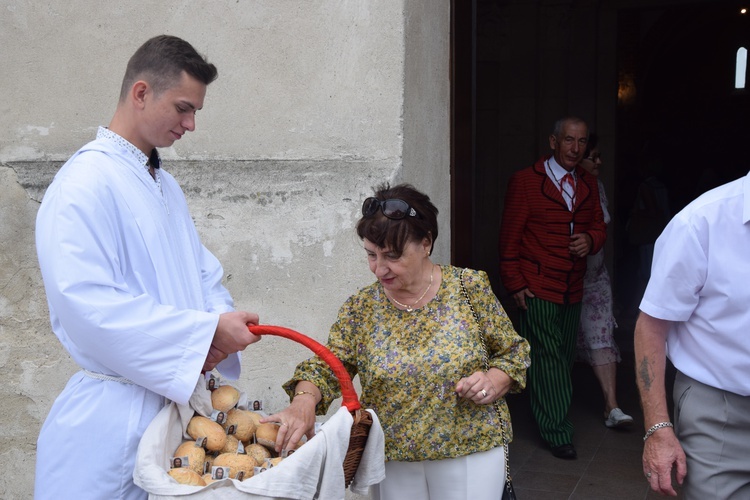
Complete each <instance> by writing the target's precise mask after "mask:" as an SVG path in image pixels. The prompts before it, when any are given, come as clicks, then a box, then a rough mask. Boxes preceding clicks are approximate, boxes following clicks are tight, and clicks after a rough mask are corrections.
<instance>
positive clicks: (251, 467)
mask: <svg viewBox="0 0 750 500" xmlns="http://www.w3.org/2000/svg"><path fill="white" fill-rule="evenodd" d="M239 400H240V391H239V390H237V388H235V387H233V386H231V385H220V386H219V387H217V388H216V389H214V390H213V391H212V392H211V405H212V406H213V408H214V410H215V411H214V414H217V413H218V412H223V413H224V414H225V418H224V419H223V422H222V423H221V424H219V423H218V422H216V421H215V420H212V419H211V418H208V417H204V416H202V415H199V414H197V413H196V414H195V416H193V418H192V419H191V420H190V422H189V423H188V426H187V434H188V435H189V436H190V437H191V438H192V439H193V440H191V441H187V440H186V441H184V442H183V443H182V444H180V446H179V447H177V449H175V451H174V454H173V458H177V457H180V458H181V460H180V461H181V462H183V463H182V464H181V466H180V467H176V468H175V467H173V468H171V469H170V470H169V472H168V473H169V475H170V476H171V477H172V478H173V479H175V480H176V481H177V482H178V483H182V484H190V485H197V486H205V485H207V484H210V483H211V482H213V481H215V480H216V479H212V474H211V470H212V467H214V466H215V467H227V468H228V469H229V475H228V476H224V477H225V478H227V477H228V478H232V479H241V480H247V479H249V478H251V477H253V474H254V473H255V470H256V467H263V468H267V467H271V466H275V465H278V464H279V463H280V462H281V461H282V460H283V458H282V457H280V456H277V453H276V451H275V446H276V434H277V433H278V430H279V426H278V424H275V423H271V422H268V423H261V422H260V419H261V418H262V415H261V414H260V413H257V412H254V411H249V410H244V409H240V408H238V407H237V404H238V402H239ZM230 430H233V431H234V433H233V434H232V433H228V432H230ZM185 457H187V463H184V462H185V460H184V459H185Z"/></svg>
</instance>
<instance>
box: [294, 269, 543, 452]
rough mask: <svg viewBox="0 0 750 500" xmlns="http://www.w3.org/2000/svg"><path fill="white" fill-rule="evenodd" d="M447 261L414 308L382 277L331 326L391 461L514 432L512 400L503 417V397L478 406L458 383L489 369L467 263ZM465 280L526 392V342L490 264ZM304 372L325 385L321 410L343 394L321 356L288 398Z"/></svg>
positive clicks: (505, 364) (483, 446) (491, 345)
mask: <svg viewBox="0 0 750 500" xmlns="http://www.w3.org/2000/svg"><path fill="white" fill-rule="evenodd" d="M441 269H442V273H443V280H442V283H441V285H440V288H439V290H438V292H437V295H436V296H435V298H433V299H432V300H431V301H430V302H428V303H427V304H426V305H425V306H424V307H422V308H420V309H417V310H415V311H414V312H411V313H409V312H406V311H401V310H399V309H397V308H396V307H394V306H393V305H392V304H391V302H390V301H389V300H388V298H387V297H386V296H385V293H384V290H383V287H382V285H381V284H380V282H375V283H373V284H372V285H369V286H367V287H365V288H363V289H362V290H360V291H359V292H358V293H357V294H355V295H353V296H351V297H349V299H348V300H347V301H346V302H345V303H344V305H343V306H342V307H341V309H340V310H339V314H338V319H337V320H336V322H335V323H334V324H333V326H332V327H331V330H330V333H329V338H328V348H329V349H330V350H331V352H332V353H333V354H334V355H336V357H338V358H339V359H340V360H341V362H342V363H343V364H344V366H345V367H346V369H347V371H348V372H349V374H350V375H351V376H352V377H354V376H355V375H357V374H359V377H360V382H361V385H362V394H361V396H360V402H361V403H362V406H363V407H364V408H371V409H373V410H374V411H375V412H376V413H377V415H378V418H379V419H380V423H381V425H382V427H383V431H384V433H385V456H386V460H399V461H421V460H440V459H443V458H455V457H460V456H464V455H468V454H470V453H475V452H480V451H486V450H489V449H491V448H494V447H497V446H501V445H502V444H503V441H502V433H501V428H500V426H501V425H503V428H504V429H505V433H506V439H507V440H508V441H510V439H511V438H512V429H511V426H510V414H509V412H508V407H507V405H506V404H505V401H504V400H501V401H500V403H501V404H500V405H498V406H499V408H500V416H499V417H498V413H497V410H496V408H495V406H493V405H477V404H475V403H474V402H472V401H469V400H467V399H463V398H459V397H458V396H457V395H456V393H455V391H454V387H455V385H456V383H457V382H458V380H459V379H460V378H462V377H466V376H468V375H471V374H472V373H474V372H476V371H479V370H483V369H484V362H483V358H482V353H483V349H482V341H481V338H480V335H481V332H480V330H479V328H478V325H477V324H476V321H475V319H474V316H473V314H472V312H471V309H470V307H469V304H468V302H467V300H466V298H465V297H464V295H463V294H462V292H461V271H462V269H460V268H456V267H452V266H442V267H441ZM464 283H465V286H466V289H467V291H468V293H469V296H470V297H471V301H472V304H473V305H474V308H475V310H476V312H477V314H478V315H479V318H480V321H482V323H483V326H484V332H485V342H486V345H487V350H488V355H489V365H490V366H492V367H496V368H499V369H501V370H503V371H504V372H505V373H507V374H508V375H509V376H510V377H511V378H512V379H513V381H514V383H513V385H512V387H511V391H512V392H518V391H520V390H521V389H523V388H524V387H525V385H526V368H527V367H528V366H529V345H528V343H527V342H526V340H524V339H523V338H521V337H520V336H519V335H518V334H517V333H516V332H515V330H514V329H513V325H512V324H511V322H510V319H509V318H508V316H507V314H506V313H505V311H504V310H503V308H502V306H501V305H500V302H499V301H498V300H497V298H496V297H495V295H494V293H493V292H492V288H491V286H490V282H489V279H488V278H487V274H486V273H484V272H483V271H473V270H470V269H467V270H466V272H465V274H464ZM301 380H307V381H310V382H312V383H313V384H315V385H316V386H317V387H318V388H319V389H320V391H321V393H322V394H323V399H322V400H321V402H320V404H319V405H318V407H317V412H318V414H319V415H324V414H325V413H326V411H327V410H328V407H329V405H330V404H331V402H332V401H333V400H334V399H336V398H338V397H340V395H341V392H340V390H339V384H338V381H337V380H336V378H335V377H334V375H333V373H332V371H331V370H330V368H329V367H328V365H327V364H326V363H325V362H323V361H322V360H321V359H320V358H318V357H317V356H315V357H313V358H310V359H308V360H307V361H304V362H302V363H300V365H299V366H297V369H296V371H295V373H294V376H293V378H292V379H291V380H290V381H288V382H286V383H285V384H284V388H285V390H286V391H287V392H288V393H289V395H290V397H292V395H293V394H294V387H295V385H296V384H297V382H298V381H301Z"/></svg>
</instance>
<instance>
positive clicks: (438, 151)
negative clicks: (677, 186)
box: [0, 0, 450, 499]
mask: <svg viewBox="0 0 750 500" xmlns="http://www.w3.org/2000/svg"><path fill="white" fill-rule="evenodd" d="M0 13H1V14H0V47H2V48H0V67H2V68H3V71H2V72H0V91H2V95H3V96H4V99H2V100H0V377H1V378H2V380H3V381H4V383H3V384H2V387H1V388H0V400H2V402H3V404H1V405H0V467H1V468H2V469H3V470H15V471H29V472H28V473H27V474H20V473H19V474H16V473H14V474H5V475H3V476H0V497H2V498H14V499H22V498H31V497H32V492H33V481H34V477H33V467H34V450H35V443H36V437H37V434H38V431H39V428H40V426H41V424H42V422H43V420H44V418H45V416H46V414H47V412H48V410H49V407H50V406H51V404H52V402H53V400H54V398H55V397H56V396H57V394H58V393H59V392H60V390H61V389H62V387H63V386H64V384H65V383H66V381H67V379H68V377H69V376H70V375H71V374H72V373H74V372H75V371H76V370H77V367H76V366H75V365H74V363H72V362H71V360H70V358H69V356H68V355H67V353H66V352H65V351H64V350H63V349H62V348H61V346H60V344H59V342H58V341H57V339H56V338H55V337H54V335H53V334H52V332H51V331H50V327H49V319H48V316H47V314H48V312H47V306H46V300H45V297H44V292H43V285H42V283H41V278H40V274H39V270H38V266H37V262H36V249H35V244H34V219H35V217H36V212H37V210H38V207H39V202H40V201H41V198H42V196H43V193H44V190H45V189H46V186H47V185H48V183H49V181H50V179H51V178H52V176H53V175H54V172H55V171H56V169H57V168H58V167H59V165H60V163H61V162H62V161H64V160H65V159H66V158H67V157H68V156H69V155H70V154H72V153H73V152H74V151H75V150H76V149H77V148H78V147H80V146H81V145H83V144H84V143H85V142H87V141H88V140H90V139H91V138H93V136H94V134H95V130H96V127H97V126H98V125H106V124H107V123H108V121H109V119H110V117H111V114H112V112H113V110H114V106H115V103H116V100H117V96H118V93H119V85H120V81H121V78H122V73H123V71H124V67H125V63H126V61H127V59H128V57H129V56H130V55H131V54H132V52H133V51H134V50H135V49H136V48H137V46H138V45H140V44H141V43H142V42H143V41H145V40H146V39H147V38H149V37H151V36H153V35H156V34H160V33H168V34H174V35H177V36H181V37H183V38H185V39H187V40H189V41H190V42H191V43H193V45H195V47H196V48H197V49H198V50H199V51H200V52H202V53H204V54H206V55H207V56H208V58H209V60H211V61H212V62H214V63H215V64H216V65H217V67H218V68H219V79H218V80H217V81H216V82H215V83H213V84H212V85H211V86H210V87H209V90H208V94H207V98H206V101H205V106H204V109H203V110H201V111H200V112H199V113H198V121H197V130H196V131H195V132H194V133H191V134H188V135H186V136H185V137H184V138H183V139H182V140H180V141H179V142H178V143H176V144H175V145H174V146H173V147H172V148H169V149H167V150H163V151H162V154H163V156H164V157H165V158H166V159H167V160H168V164H167V165H168V166H167V168H168V170H170V172H172V173H173V174H174V175H175V177H176V178H177V179H178V180H179V181H180V182H181V184H182V185H183V188H184V190H185V193H186V195H187V198H188V203H189V204H190V207H191V211H192V213H193V217H194V219H195V222H196V225H197V227H198V230H199V232H200V233H201V235H202V237H203V238H204V242H205V243H206V246H208V247H209V248H210V249H211V250H212V251H213V252H214V253H215V254H216V255H217V256H218V257H219V259H220V260H221V261H222V263H223V264H224V268H225V272H226V285H227V287H228V288H229V289H230V291H231V292H232V294H233V296H234V298H235V301H236V305H237V307H238V308H242V309H247V310H251V311H257V312H259V313H260V315H261V320H262V321H263V322H266V323H271V324H279V325H284V326H288V327H290V328H294V329H297V330H299V331H301V332H303V333H306V334H308V335H310V336H312V337H315V338H317V339H318V340H320V341H324V340H325V338H326V336H327V330H328V326H329V325H330V323H331V322H332V321H333V320H334V318H335V315H336V311H337V309H338V307H339V305H340V304H341V303H342V302H343V300H344V299H345V298H346V297H347V296H348V295H350V294H351V293H353V292H354V291H356V290H357V288H359V287H361V286H363V285H365V284H368V283H370V282H371V281H372V279H373V278H372V275H371V274H370V273H369V271H368V270H367V266H366V264H365V260H364V253H363V251H362V249H361V244H360V242H359V241H358V239H357V238H356V235H355V234H354V231H353V227H354V224H355V222H356V220H357V217H358V214H359V207H360V204H361V201H362V199H363V198H364V197H366V196H367V195H369V194H370V192H371V187H372V186H374V185H376V184H378V183H379V182H382V181H384V180H391V181H402V180H403V181H409V182H413V183H415V184H416V185H417V186H419V187H421V188H422V189H424V190H426V191H427V192H428V193H429V194H430V195H431V196H432V197H433V198H434V200H435V202H436V204H438V206H439V207H440V209H441V213H442V214H443V219H442V220H441V229H440V232H441V235H440V239H439V240H438V245H437V248H436V252H435V259H436V260H437V261H439V262H448V261H449V258H450V256H449V248H450V245H449V242H450V221H449V220H448V214H449V213H450V206H449V201H450V198H449V194H450V179H449V175H448V172H449V165H448V162H449V143H448V137H449V122H448V118H449V114H448V110H449V102H448V99H449V97H448V96H449V91H448V90H449V82H448V62H449V61H448V56H449V45H448V34H449V24H450V8H449V2H448V1H447V0H441V1H439V2H434V1H428V0H419V1H410V2H405V1H394V0H380V1H375V0H373V1H368V0H356V1H355V0H351V1H331V0H317V1H315V0H299V1H297V0H287V1H279V0H257V1H246V0H239V1H238V0H232V1H223V0H217V1H212V2H199V1H190V0H183V1H174V0H166V1H163V2H156V3H154V2H114V1H105V2H95V1H81V0H78V1H72V2H69V1H58V0H52V1H50V2H36V1H33V0H20V1H19V0H16V1H14V0H0ZM407 159H408V161H407ZM308 356H309V352H308V351H306V349H305V348H303V347H301V346H297V345H296V344H293V343H291V342H290V341H287V340H283V339H275V338H267V339H264V340H263V341H262V342H260V343H259V344H257V345H256V346H252V348H251V349H249V350H248V351H247V352H246V353H245V357H244V361H243V368H244V373H243V376H242V378H241V380H240V381H239V385H240V386H241V387H242V388H243V389H244V390H246V391H247V392H249V393H251V394H253V395H254V396H257V397H259V398H262V399H263V400H264V401H265V404H266V407H267V408H269V409H273V408H280V407H281V406H282V405H283V404H284V398H285V396H284V395H283V394H282V392H281V390H280V387H279V386H280V384H281V383H282V382H283V381H284V380H286V378H287V377H288V376H289V375H290V374H291V372H292V370H293V367H294V366H295V365H296V363H297V362H299V361H300V360H302V359H304V358H306V357H308Z"/></svg>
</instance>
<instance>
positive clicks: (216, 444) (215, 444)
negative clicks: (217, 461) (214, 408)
mask: <svg viewBox="0 0 750 500" xmlns="http://www.w3.org/2000/svg"><path fill="white" fill-rule="evenodd" d="M222 387H223V386H222ZM187 433H188V435H189V436H190V437H191V438H193V439H199V438H202V437H205V438H206V442H205V444H204V446H205V447H206V449H207V450H209V451H219V450H221V449H222V448H224V445H225V444H226V442H227V434H226V432H225V431H224V428H223V427H222V426H220V425H219V424H217V423H216V422H214V421H213V420H211V419H209V418H206V417H203V416H201V415H196V416H194V417H193V418H191V419H190V422H188V426H187Z"/></svg>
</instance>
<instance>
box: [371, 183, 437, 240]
mask: <svg viewBox="0 0 750 500" xmlns="http://www.w3.org/2000/svg"><path fill="white" fill-rule="evenodd" d="M375 198H377V199H378V200H380V201H385V200H393V199H398V200H403V201H405V202H406V203H408V204H409V206H410V207H411V208H413V209H414V210H415V211H416V212H417V215H416V217H411V216H408V215H407V216H406V217H404V218H403V219H389V218H388V217H386V216H385V214H383V211H382V210H381V209H380V208H378V210H377V211H376V212H375V213H374V214H373V215H370V216H368V217H365V216H363V217H362V218H361V219H359V222H358V223H357V235H358V236H359V237H360V239H365V238H367V239H368V240H370V241H371V242H373V243H374V244H375V245H377V246H378V247H379V248H388V249H390V250H391V251H392V252H394V253H395V254H397V255H401V254H402V253H403V251H404V247H405V246H406V245H407V244H408V243H409V242H418V241H421V240H422V239H423V238H428V239H429V240H430V241H431V242H432V245H431V246H430V254H432V249H433V247H434V246H435V240H436V239H437V237H438V225H437V215H438V209H437V207H436V206H435V205H433V204H432V202H431V201H430V197H429V196H427V195H426V194H424V193H421V192H420V191H417V189H416V188H415V187H414V186H412V185H411V184H398V185H396V186H393V187H391V186H390V185H389V184H388V183H383V184H381V185H379V186H377V187H376V188H375Z"/></svg>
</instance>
